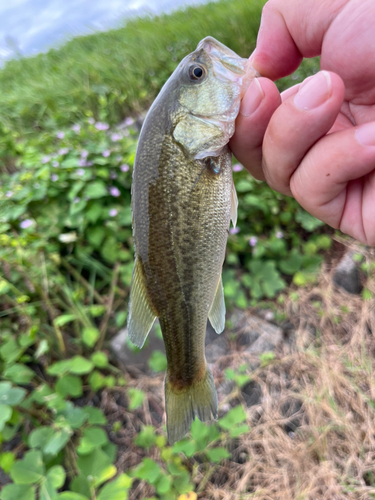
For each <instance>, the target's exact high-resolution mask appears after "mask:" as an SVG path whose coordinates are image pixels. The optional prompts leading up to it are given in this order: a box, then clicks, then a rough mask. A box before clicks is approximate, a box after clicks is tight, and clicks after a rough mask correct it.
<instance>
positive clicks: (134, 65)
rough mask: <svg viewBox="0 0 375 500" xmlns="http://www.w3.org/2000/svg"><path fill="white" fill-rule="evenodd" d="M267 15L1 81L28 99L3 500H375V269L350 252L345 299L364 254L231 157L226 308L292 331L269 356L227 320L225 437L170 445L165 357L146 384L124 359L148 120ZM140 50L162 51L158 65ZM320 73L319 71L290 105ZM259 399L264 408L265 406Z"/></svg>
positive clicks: (132, 27) (3, 289)
mask: <svg viewBox="0 0 375 500" xmlns="http://www.w3.org/2000/svg"><path fill="white" fill-rule="evenodd" d="M261 5H262V3H261V2H259V3H257V2H253V3H250V2H243V1H241V2H240V1H238V0H235V1H234V2H231V3H230V4H229V3H226V2H218V3H217V4H213V5H210V6H201V7H197V8H194V9H188V10H187V11H186V12H182V13H175V14H173V15H171V16H162V17H160V18H157V19H154V20H152V19H146V20H134V21H131V22H130V23H129V24H128V25H126V26H125V27H124V28H123V29H122V30H119V31H113V32H109V33H103V34H98V35H92V36H90V37H83V38H81V39H77V40H74V41H72V42H71V43H70V44H67V45H66V46H65V47H63V48H62V49H61V50H59V51H53V52H51V53H49V54H47V55H41V56H37V57H36V58H31V59H30V60H21V61H14V62H11V63H9V65H8V66H7V67H6V68H5V69H4V70H3V71H2V72H0V87H1V89H4V90H6V89H8V90H9V88H10V86H12V91H11V92H5V91H4V92H2V93H1V96H2V97H0V102H1V99H4V100H3V101H2V102H1V106H0V109H1V111H0V115H1V123H2V125H1V131H0V144H1V153H2V154H1V157H2V165H1V167H0V183H1V192H0V472H1V471H2V473H1V474H0V499H1V500H16V499H17V500H18V499H21V498H22V499H23V500H35V499H43V500H47V499H48V500H57V499H63V500H64V499H65V500H88V499H89V500H94V499H96V500H104V499H105V500H124V499H125V498H131V499H134V500H135V499H151V498H153V499H163V500H169V499H176V498H178V499H179V500H193V499H196V498H197V497H199V498H204V499H208V498H215V499H216V498H218V499H221V498H223V499H224V498H225V499H229V498H233V499H245V498H246V499H247V498H260V499H269V498H272V499H273V500H274V499H279V498H280V499H292V498H301V499H302V498H306V499H310V498H311V499H313V498H314V499H319V498H321V499H323V498H325V499H328V498H332V499H333V498H353V499H354V498H355V499H357V498H372V497H373V496H374V495H375V480H374V477H375V476H374V474H375V470H374V460H373V454H374V446H373V444H374V443H373V430H372V423H373V420H374V403H373V399H374V388H373V377H372V374H373V367H374V363H373V353H374V345H373V332H374V316H373V304H374V302H373V293H374V255H373V253H371V252H370V250H368V249H365V248H362V247H361V246H355V247H354V250H355V252H356V253H355V258H356V259H357V261H358V262H359V263H360V265H361V268H362V273H363V277H364V280H366V283H365V288H364V290H363V293H362V296H359V297H354V298H350V299H349V298H348V296H345V295H344V294H341V293H339V292H337V291H336V290H335V289H334V288H333V286H332V284H331V281H330V279H329V273H330V267H329V266H331V263H332V262H335V259H336V260H337V258H338V257H339V256H340V255H341V253H342V252H343V249H344V248H345V245H350V244H351V243H348V240H344V239H340V238H339V237H338V236H337V235H336V236H335V235H333V231H332V230H330V229H329V228H327V227H326V226H324V225H323V224H322V223H321V222H320V221H318V220H317V219H315V218H313V217H311V216H310V215H309V214H307V213H306V212H305V211H304V210H302V209H301V208H300V207H299V206H298V204H297V203H296V202H295V201H294V200H292V199H290V198H287V197H284V196H282V195H279V194H277V193H275V192H273V191H272V190H271V189H270V188H268V187H267V186H266V185H265V184H264V183H260V182H258V181H256V180H254V179H252V178H251V177H250V176H249V175H248V174H247V173H246V172H245V171H244V170H243V168H242V166H241V165H240V164H238V163H237V162H236V161H235V160H234V161H233V175H234V179H235V184H236V188H237V192H238V198H239V212H238V227H237V228H236V229H235V230H233V229H232V230H231V232H230V235H229V240H228V248H227V256H226V264H225V268H224V274H223V280H224V287H225V298H226V302H227V308H228V310H229V311H230V310H233V309H242V310H250V309H251V308H257V309H259V308H260V307H267V308H268V309H272V310H273V311H274V317H275V318H276V321H277V322H279V323H280V324H284V323H285V322H286V321H287V319H288V320H289V322H290V324H291V325H292V327H293V328H292V331H293V329H294V330H296V333H295V334H292V333H291V334H290V335H289V336H288V338H287V339H286V341H285V342H284V343H283V345H282V346H280V348H279V349H278V350H277V351H276V352H275V353H273V352H272V353H267V352H266V353H263V354H261V355H260V358H259V356H254V355H249V354H248V353H244V352H243V349H242V347H241V346H240V344H238V343H237V340H236V339H237V336H238V335H239V333H240V332H238V331H237V326H236V324H233V322H230V321H229V322H228V325H227V332H226V334H225V335H227V336H228V339H229V341H230V342H231V346H232V349H231V352H230V354H228V355H227V356H225V357H224V358H221V359H220V360H218V361H217V362H216V363H215V367H214V373H215V380H216V381H217V383H218V384H219V385H220V384H224V383H230V384H232V385H231V390H230V391H229V392H228V394H227V395H226V396H225V397H224V398H222V399H221V400H220V413H219V419H218V422H217V423H215V424H213V425H211V426H208V425H206V424H202V423H200V422H199V421H196V422H194V424H193V426H192V430H191V434H190V435H189V436H188V437H187V438H186V439H184V440H182V441H181V442H179V443H176V444H175V445H174V446H173V447H170V446H169V445H168V443H167V441H166V432H165V425H164V407H163V405H164V402H163V396H162V386H163V383H162V381H163V377H164V370H165V366H166V360H165V356H164V354H163V353H161V352H158V351H157V352H154V353H153V355H152V357H151V359H150V361H149V370H148V372H147V373H139V372H138V373H135V372H132V371H130V370H129V369H127V367H126V366H122V365H121V364H119V363H118V362H117V361H116V358H115V357H114V356H113V354H111V352H110V350H109V348H108V342H109V339H110V338H111V337H112V336H113V335H114V334H115V333H116V332H117V331H118V330H119V329H120V328H122V327H124V325H125V324H126V315H127V300H128V295H129V285H130V280H131V272H132V267H133V250H132V236H131V211H130V187H131V175H132V169H133V162H134V155H135V149H136V142H137V136H138V113H139V111H140V110H141V109H143V106H146V104H147V103H148V102H150V100H151V99H152V97H153V96H154V95H155V93H156V92H157V91H158V89H159V88H160V86H161V84H162V83H163V82H164V81H165V79H166V78H167V76H168V75H169V73H171V72H172V71H173V69H174V67H175V65H176V64H177V63H178V60H179V59H180V58H181V57H182V56H183V55H185V54H186V53H187V52H189V51H190V50H192V49H193V48H194V47H195V45H196V43H197V41H198V40H200V39H201V38H203V37H204V36H206V35H208V34H211V35H214V36H216V37H217V38H219V39H220V40H221V41H223V42H224V43H226V44H227V45H229V46H230V47H231V48H233V49H234V50H236V51H238V52H239V53H241V55H247V54H248V53H249V52H250V51H251V49H252V47H253V46H254V43H255V37H256V32H257V29H258V24H257V23H259V18H260V8H261ZM208 9H209V10H208ZM229 11H230V14H231V15H229V14H228V12H229ZM207 12H210V16H208V15H207ZM240 17H241V22H240V21H239V18H240ZM244 19H246V23H247V24H246V26H245V23H244ZM135 40H137V41H138V42H137V43H138V45H136V44H135ZM139 43H142V46H144V47H150V49H149V50H150V52H149V53H148V52H147V51H145V58H144V60H143V61H139V58H138V57H136V56H137V52H136V51H135V49H136V47H137V46H139ZM108 51H111V57H108ZM112 51H114V52H112ZM89 54H95V56H94V55H89ZM112 56H113V57H112ZM83 58H86V59H85V60H87V61H88V64H87V66H88V68H89V69H88V72H87V73H85V75H86V76H87V75H90V78H89V82H95V84H94V83H92V84H91V83H89V84H88V87H87V86H85V85H86V83H83V82H84V78H83V76H84V75H83V76H82V75H81V73H82V72H83V68H86V66H85V65H84V64H82V60H83ZM104 60H105V61H106V62H104ZM120 60H122V61H123V66H121V65H120V64H119V61H120ZM95 61H96V63H95ZM112 62H113V63H114V64H113V66H111V65H112ZM152 64H153V66H152ZM146 67H147V68H148V69H149V71H148V72H147V71H146V69H145V68H146ZM317 67H318V63H317V61H315V60H313V61H307V62H306V63H305V64H304V65H303V67H302V68H301V69H300V70H299V71H298V72H297V73H296V74H295V75H293V77H292V78H289V79H285V80H284V81H283V82H281V83H280V88H283V87H285V86H289V85H291V84H293V83H294V82H298V81H299V80H301V79H303V78H304V77H305V76H307V75H308V74H309V73H311V72H313V71H315V70H316V69H317ZM53 68H54V69H53ZM152 72H153V74H151V73H152ZM67 74H69V75H70V76H69V79H70V80H73V81H74V82H75V83H74V85H75V87H74V88H73V87H71V86H70V87H69V85H70V83H69V82H68V79H67V78H65V76H64V78H62V75H67ZM21 75H22V78H21ZM53 75H56V76H53ZM72 75H73V76H74V78H72ZM81 76H82V79H80V78H81ZM121 79H123V81H120V80H121ZM15 80H17V81H18V83H15ZM25 82H27V83H25ZM95 85H97V87H95ZM106 86H107V87H106ZM41 89H42V90H43V91H42V92H41ZM74 89H75V90H74ZM145 92H146V93H145ZM126 117H127V118H126ZM123 118H126V119H125V120H124V121H123V122H122V124H121V126H116V124H117V122H118V121H119V120H120V119H123ZM353 245H354V244H353ZM327 262H328V264H327ZM289 330H290V328H289ZM159 334H160V332H159ZM249 391H251V392H252V393H254V394H256V393H259V394H260V396H259V397H258V398H256V402H255V403H254V402H253V404H251V405H248V400H247V399H246V394H247V393H248V392H249Z"/></svg>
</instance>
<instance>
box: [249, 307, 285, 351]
mask: <svg viewBox="0 0 375 500" xmlns="http://www.w3.org/2000/svg"><path fill="white" fill-rule="evenodd" d="M239 326H240V332H241V333H240V339H239V343H240V345H244V346H246V348H245V351H246V352H249V353H251V354H261V353H262V352H268V351H274V350H275V348H276V347H277V345H278V344H279V343H280V342H282V341H283V330H282V329H281V328H279V327H278V326H276V325H273V324H272V323H269V322H268V321H266V320H264V319H262V318H259V317H258V316H254V315H252V314H245V317H244V318H243V320H242V322H241V323H240V324H239Z"/></svg>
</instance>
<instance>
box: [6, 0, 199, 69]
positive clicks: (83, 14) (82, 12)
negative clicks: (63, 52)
mask: <svg viewBox="0 0 375 500" xmlns="http://www.w3.org/2000/svg"><path fill="white" fill-rule="evenodd" d="M204 1H207V0H11V1H9V0H0V64H1V62H4V61H5V60H7V59H10V58H12V57H15V56H28V55H32V54H36V53H38V52H40V51H45V50H48V49H49V48H51V47H54V46H56V45H59V44H61V43H63V42H65V41H67V40H68V39H70V38H72V37H73V36H77V35H83V34H87V33H90V32H93V31H98V30H105V29H109V28H113V27H116V26H118V25H119V24H120V22H121V21H122V20H123V19H124V18H126V17H129V16H134V15H139V14H142V13H145V12H151V13H160V12H168V11H170V10H172V9H174V8H176V7H181V6H183V5H194V4H198V3H203V2H204Z"/></svg>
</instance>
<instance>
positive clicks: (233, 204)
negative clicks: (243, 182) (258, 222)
mask: <svg viewBox="0 0 375 500" xmlns="http://www.w3.org/2000/svg"><path fill="white" fill-rule="evenodd" d="M237 207H238V199H237V193H236V188H235V186H234V182H233V183H232V193H231V207H230V218H231V219H232V224H233V227H236V224H237Z"/></svg>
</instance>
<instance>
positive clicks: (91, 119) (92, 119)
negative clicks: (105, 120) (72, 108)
mask: <svg viewBox="0 0 375 500" xmlns="http://www.w3.org/2000/svg"><path fill="white" fill-rule="evenodd" d="M87 121H88V122H89V124H90V125H94V123H95V120H94V118H93V117H92V116H90V118H89V119H88V120H87Z"/></svg>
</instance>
